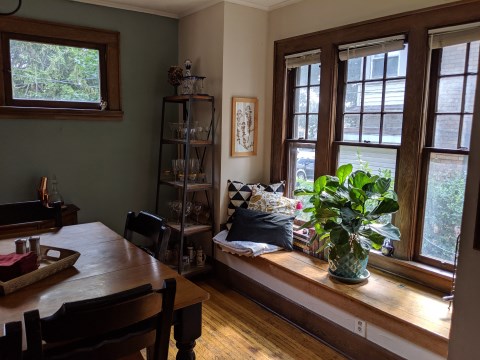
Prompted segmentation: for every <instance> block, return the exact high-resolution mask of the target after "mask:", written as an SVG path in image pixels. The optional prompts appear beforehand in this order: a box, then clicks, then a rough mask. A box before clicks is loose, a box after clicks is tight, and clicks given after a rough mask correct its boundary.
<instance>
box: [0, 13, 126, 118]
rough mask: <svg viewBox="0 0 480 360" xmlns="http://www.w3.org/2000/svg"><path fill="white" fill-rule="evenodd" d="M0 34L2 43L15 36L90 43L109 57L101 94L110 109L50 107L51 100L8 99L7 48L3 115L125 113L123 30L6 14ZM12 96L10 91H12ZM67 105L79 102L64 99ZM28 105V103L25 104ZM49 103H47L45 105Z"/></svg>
mask: <svg viewBox="0 0 480 360" xmlns="http://www.w3.org/2000/svg"><path fill="white" fill-rule="evenodd" d="M0 34H1V35H2V43H3V44H5V41H6V40H5V39H6V38H9V37H10V36H12V38H15V39H18V38H20V39H21V38H24V39H28V38H30V39H31V38H36V39H39V38H44V39H48V41H49V42H50V43H57V42H58V43H59V44H65V45H66V44H69V43H70V44H72V45H73V44H75V45H78V44H89V45H90V46H89V47H97V48H99V49H103V50H102V51H101V52H103V53H104V54H103V56H104V57H105V59H106V61H101V64H102V63H104V64H105V66H104V68H102V69H101V73H102V77H103V78H102V79H101V82H102V86H103V87H104V88H102V97H103V98H104V99H105V100H106V101H107V109H106V110H103V111H102V110H100V109H91V108H81V107H75V108H69V107H64V108H60V107H53V105H55V106H58V104H54V103H57V102H53V103H52V104H50V105H52V107H49V106H48V105H49V104H48V102H38V101H29V102H27V103H25V102H18V101H14V102H10V103H9V102H8V94H7V92H8V91H6V90H5V82H6V81H7V79H6V77H7V76H8V75H7V73H6V72H7V71H8V66H9V65H8V64H9V59H6V56H5V53H6V50H5V49H4V50H3V51H2V55H1V56H0V69H3V71H0V119H20V118H36V119H86V120H119V119H122V117H123V112H122V107H121V98H120V52H119V51H120V49H119V43H120V34H119V33H118V32H115V31H108V30H100V29H93V28H87V27H80V26H73V25H66V24H59V23H53V22H48V21H41V20H32V19H25V18H18V17H14V16H12V17H6V18H5V19H2V22H0ZM10 97H11V95H10ZM64 104H65V105H66V106H68V105H73V106H76V103H68V102H65V103H64ZM22 105H27V106H22ZM45 105H47V106H45Z"/></svg>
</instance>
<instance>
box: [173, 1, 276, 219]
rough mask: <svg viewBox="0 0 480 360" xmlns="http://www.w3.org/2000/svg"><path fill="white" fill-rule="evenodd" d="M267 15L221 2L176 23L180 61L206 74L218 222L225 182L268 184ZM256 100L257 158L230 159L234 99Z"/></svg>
mask: <svg viewBox="0 0 480 360" xmlns="http://www.w3.org/2000/svg"><path fill="white" fill-rule="evenodd" d="M267 23H268V15H267V12H265V11H263V10H258V9H253V8H250V7H245V6H241V5H236V4H231V3H219V4H217V5H214V6H211V7H209V8H207V9H204V10H202V11H200V12H198V13H195V14H192V15H189V16H187V17H184V18H182V19H181V20H180V24H179V40H178V41H179V63H183V61H184V60H185V59H186V58H189V59H190V60H192V61H193V67H192V74H194V75H204V76H206V77H207V78H206V80H205V88H204V90H205V92H207V93H209V94H210V95H214V96H215V103H216V118H217V131H216V142H217V146H216V158H217V161H216V170H215V172H216V179H215V188H216V190H215V194H216V199H215V208H216V209H217V211H216V218H215V219H216V223H217V224H220V223H224V222H225V221H226V214H227V210H226V209H227V180H228V179H232V180H241V181H246V182H249V181H266V180H267V179H268V176H267V175H266V174H267V173H266V172H265V164H264V161H265V155H264V153H265V150H266V149H268V147H269V146H270V145H269V144H270V141H269V140H268V141H265V139H264V138H265V136H266V134H268V136H269V134H270V128H269V127H268V128H267V127H266V126H265V123H266V121H265V95H266V94H265V76H266V75H265V71H266V53H267ZM233 96H242V97H257V98H258V101H259V113H258V122H259V124H258V125H259V126H258V149H257V155H256V156H250V157H242V158H232V157H231V156H230V146H231V145H230V133H231V106H232V97H233Z"/></svg>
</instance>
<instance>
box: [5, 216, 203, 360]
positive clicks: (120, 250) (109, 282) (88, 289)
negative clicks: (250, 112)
mask: <svg viewBox="0 0 480 360" xmlns="http://www.w3.org/2000/svg"><path fill="white" fill-rule="evenodd" d="M37 235H39V236H40V242H41V244H42V245H47V246H52V247H59V248H64V249H70V250H75V251H78V252H79V253H80V257H79V258H78V260H77V261H76V263H75V264H74V265H73V266H72V267H69V268H67V269H65V270H62V271H60V272H58V273H56V274H53V275H51V276H49V277H47V278H45V279H43V280H40V281H38V282H35V283H33V284H30V285H28V286H26V287H24V288H22V289H19V290H17V291H15V292H12V293H10V294H7V295H4V296H0V324H1V323H7V322H10V321H18V320H22V321H23V314H24V312H26V311H29V310H33V309H38V310H39V312H40V316H41V317H45V316H49V315H52V314H53V313H54V312H55V311H57V310H58V309H59V308H60V306H61V305H62V304H63V303H65V302H69V301H77V300H82V299H89V298H95V297H99V296H104V295H109V294H113V293H116V292H119V291H123V290H127V289H131V288H133V287H136V286H139V285H142V284H146V283H151V284H152V286H153V287H154V288H160V287H162V286H163V281H164V280H165V279H167V278H174V279H175V280H176V281H177V292H176V296H175V306H174V311H175V312H174V338H175V340H176V345H177V349H178V352H177V359H194V358H195V353H194V346H195V341H196V340H197V339H198V338H199V337H200V336H201V329H202V302H203V301H205V300H208V298H209V294H208V293H207V292H206V291H204V290H203V289H202V288H200V287H198V286H197V285H195V284H194V283H193V282H191V281H189V280H187V279H186V278H184V277H183V276H181V275H179V274H178V273H177V272H176V271H175V270H173V269H171V268H170V267H169V266H167V265H165V264H162V263H160V262H159V261H157V260H156V259H155V258H153V257H151V256H150V255H148V254H147V253H146V252H144V251H143V250H141V249H139V248H138V247H136V246H135V245H133V244H132V243H130V242H128V241H127V240H125V239H124V238H123V236H121V235H119V234H117V233H116V232H115V231H113V230H111V229H109V228H108V227H107V226H105V225H104V224H102V223H100V222H93V223H87V224H80V225H71V226H64V227H62V228H60V229H56V230H53V231H52V230H50V231H48V232H43V233H40V234H38V233H37ZM16 238H18V237H16ZM16 238H8V239H2V240H0V254H8V253H12V252H15V244H14V241H15V239H16ZM92 326H95V325H94V324H92ZM2 328H3V327H2ZM2 331H3V330H0V333H1V332H2ZM23 349H24V350H25V349H26V343H25V336H24V339H23Z"/></svg>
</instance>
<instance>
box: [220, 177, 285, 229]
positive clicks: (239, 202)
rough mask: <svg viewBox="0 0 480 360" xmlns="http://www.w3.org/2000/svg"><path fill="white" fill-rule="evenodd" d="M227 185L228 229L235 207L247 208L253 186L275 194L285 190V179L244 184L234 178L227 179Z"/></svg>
mask: <svg viewBox="0 0 480 360" xmlns="http://www.w3.org/2000/svg"><path fill="white" fill-rule="evenodd" d="M227 187H228V198H229V200H230V201H229V202H228V208H227V215H228V219H227V223H226V227H227V229H229V230H230V227H231V226H232V221H233V219H232V215H233V214H234V213H235V209H236V208H239V207H241V208H245V209H246V208H248V202H249V201H250V197H251V196H252V191H253V189H254V188H255V189H256V190H264V191H269V192H274V193H277V194H282V195H283V193H284V192H285V181H281V182H279V183H275V184H268V185H264V184H260V183H256V184H245V183H243V182H241V181H236V180H228V181H227Z"/></svg>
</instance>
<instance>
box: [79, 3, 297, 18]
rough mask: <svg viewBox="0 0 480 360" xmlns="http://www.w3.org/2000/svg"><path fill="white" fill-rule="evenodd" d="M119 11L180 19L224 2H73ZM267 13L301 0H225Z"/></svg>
mask: <svg viewBox="0 0 480 360" xmlns="http://www.w3.org/2000/svg"><path fill="white" fill-rule="evenodd" d="M73 1H77V2H83V3H88V4H95V5H100V6H108V7H113V8H117V9H124V10H131V11H139V12H145V13H149V14H155V15H161V16H167V17H171V18H175V19H179V18H181V17H183V16H187V15H189V14H193V13H195V12H197V11H200V10H202V9H205V8H207V7H209V6H212V5H215V4H217V3H219V2H223V1H224V0H73ZM225 1H226V2H230V3H235V4H240V5H244V6H249V7H253V8H257V9H261V10H265V11H270V10H274V9H278V8H280V7H283V6H287V5H290V4H293V3H296V2H299V1H301V0H225Z"/></svg>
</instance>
